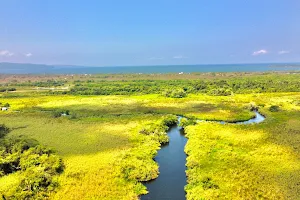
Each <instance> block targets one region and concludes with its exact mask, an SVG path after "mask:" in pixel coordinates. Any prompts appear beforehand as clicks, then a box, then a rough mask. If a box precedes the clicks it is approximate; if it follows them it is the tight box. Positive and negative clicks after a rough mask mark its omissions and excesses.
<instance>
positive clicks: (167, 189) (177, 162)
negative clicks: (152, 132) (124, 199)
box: [141, 126, 187, 200]
mask: <svg viewBox="0 0 300 200" xmlns="http://www.w3.org/2000/svg"><path fill="white" fill-rule="evenodd" d="M168 135H169V138H170V142H169V144H167V145H164V146H163V147H162V148H161V150H159V151H158V154H157V156H156V157H155V161H156V162H158V164H159V172H160V174H159V176H158V178H157V179H155V180H153V181H149V182H146V183H145V186H146V187H147V189H148V191H149V193H148V194H147V195H143V196H142V197H141V199H142V200H146V199H155V200H156V199H158V200H160V199H161V200H165V199H170V200H182V199H185V191H184V186H185V185H186V174H185V170H186V167H185V163H186V154H185V153H184V146H185V144H186V142H187V139H186V137H184V134H183V130H182V129H180V128H179V127H178V126H173V127H172V128H171V129H170V130H169V132H168Z"/></svg>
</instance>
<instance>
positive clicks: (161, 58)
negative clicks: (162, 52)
mask: <svg viewBox="0 0 300 200" xmlns="http://www.w3.org/2000/svg"><path fill="white" fill-rule="evenodd" d="M163 59H164V58H163V57H151V58H149V60H163Z"/></svg>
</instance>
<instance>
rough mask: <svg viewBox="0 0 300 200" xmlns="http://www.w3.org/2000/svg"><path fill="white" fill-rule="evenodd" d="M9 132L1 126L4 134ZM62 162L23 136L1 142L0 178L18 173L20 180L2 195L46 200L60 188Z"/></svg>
mask: <svg viewBox="0 0 300 200" xmlns="http://www.w3.org/2000/svg"><path fill="white" fill-rule="evenodd" d="M7 132H8V129H7V128H6V127H5V126H3V125H1V126H0V133H7ZM62 170H63V163H62V160H61V159H60V158H59V157H58V156H57V155H55V154H54V152H53V151H52V150H50V149H47V148H45V147H42V146H41V145H39V144H38V142H37V141H36V140H32V139H28V138H25V137H22V136H19V137H10V138H5V137H3V134H2V138H1V139H0V177H1V176H5V175H8V174H11V173H18V175H19V181H18V182H17V183H16V184H15V185H13V186H12V187H11V188H8V189H7V191H5V192H4V194H2V198H3V199H45V198H47V197H48V196H49V194H50V192H52V191H54V190H55V188H56V187H57V185H58V184H57V182H56V178H55V177H56V176H57V175H59V174H60V173H61V172H62Z"/></svg>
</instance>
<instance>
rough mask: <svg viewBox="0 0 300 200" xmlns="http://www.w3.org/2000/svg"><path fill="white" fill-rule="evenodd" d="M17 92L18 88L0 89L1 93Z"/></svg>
mask: <svg viewBox="0 0 300 200" xmlns="http://www.w3.org/2000/svg"><path fill="white" fill-rule="evenodd" d="M16 90H17V89H16V88H0V92H11V91H16Z"/></svg>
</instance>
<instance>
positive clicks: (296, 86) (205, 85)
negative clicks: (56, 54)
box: [69, 75, 300, 98]
mask: <svg viewBox="0 0 300 200" xmlns="http://www.w3.org/2000/svg"><path fill="white" fill-rule="evenodd" d="M299 91H300V81H299V79H297V77H296V75H295V77H294V78H291V77H289V78H288V79H287V78H285V77H284V76H283V75H281V76H276V75H270V76H266V75H262V76H252V77H242V78H236V77H233V78H226V79H224V80H222V79H206V80H122V81H120V80H117V81H103V80H101V81H77V82H76V83H75V86H74V87H73V88H72V89H71V90H70V91H69V93H71V94H79V95H111V94H114V95H129V94H163V95H164V96H167V97H173V98H182V97H185V96H186V94H190V93H192V94H196V93H206V94H209V95H213V96H228V95H231V94H246V93H264V92H299Z"/></svg>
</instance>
